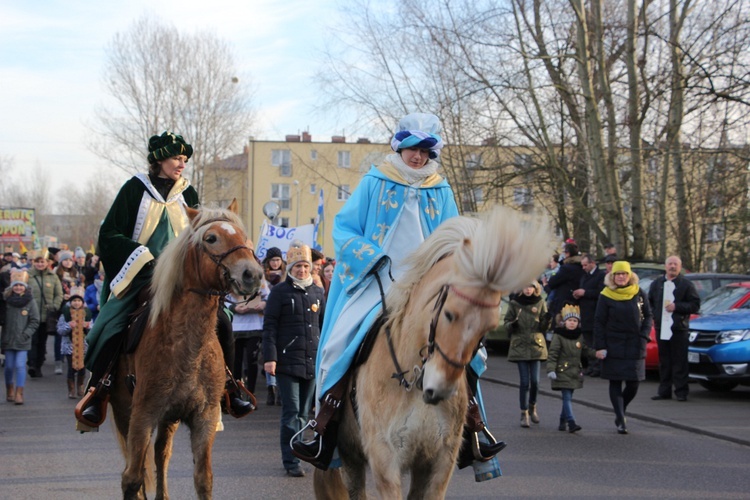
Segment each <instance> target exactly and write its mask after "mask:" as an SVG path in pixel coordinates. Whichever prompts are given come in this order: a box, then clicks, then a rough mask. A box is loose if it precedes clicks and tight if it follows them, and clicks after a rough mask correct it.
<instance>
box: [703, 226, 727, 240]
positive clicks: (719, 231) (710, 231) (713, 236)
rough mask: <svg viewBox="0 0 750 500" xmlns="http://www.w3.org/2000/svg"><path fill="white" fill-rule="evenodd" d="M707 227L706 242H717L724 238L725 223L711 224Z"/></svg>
mask: <svg viewBox="0 0 750 500" xmlns="http://www.w3.org/2000/svg"><path fill="white" fill-rule="evenodd" d="M706 229H707V231H706V242H708V243H717V242H719V241H722V240H723V239H724V224H709V225H708V227H707V228H706Z"/></svg>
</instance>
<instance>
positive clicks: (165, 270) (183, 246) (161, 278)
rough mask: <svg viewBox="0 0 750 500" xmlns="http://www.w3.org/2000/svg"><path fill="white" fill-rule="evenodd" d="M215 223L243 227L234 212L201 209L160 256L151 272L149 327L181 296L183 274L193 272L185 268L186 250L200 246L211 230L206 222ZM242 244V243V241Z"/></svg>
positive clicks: (220, 209)
mask: <svg viewBox="0 0 750 500" xmlns="http://www.w3.org/2000/svg"><path fill="white" fill-rule="evenodd" d="M215 221H226V222H229V223H231V224H235V225H237V226H238V227H239V228H242V227H243V225H242V221H241V219H240V218H239V216H238V215H237V214H235V213H234V212H231V211H229V210H225V209H222V208H207V207H201V209H200V211H199V212H198V215H197V216H196V217H195V218H194V219H193V220H192V221H190V224H188V225H187V227H185V229H183V230H182V232H181V233H180V235H179V236H178V237H177V238H175V239H174V240H172V241H170V242H169V244H168V245H167V246H166V247H165V248H164V251H162V253H161V255H160V256H159V259H158V260H157V262H156V268H155V269H154V277H153V279H152V280H151V294H152V299H151V312H150V313H149V324H150V325H151V326H152V327H153V326H155V325H156V321H157V320H158V318H159V316H161V315H162V314H163V313H164V312H165V311H167V310H168V309H169V308H170V307H171V305H172V303H173V302H174V298H175V297H176V296H177V295H179V294H181V293H184V291H185V290H184V285H183V284H184V276H185V273H186V272H194V271H195V270H194V269H186V268H185V266H186V262H185V260H186V257H187V253H188V250H189V249H190V247H193V246H198V245H200V244H201V242H202V241H203V236H204V235H205V233H206V231H208V228H209V227H210V224H209V222H215ZM243 231H244V230H243ZM242 241H243V242H244V241H245V238H244V237H243V240H242ZM188 265H189V264H188Z"/></svg>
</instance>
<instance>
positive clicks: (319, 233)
mask: <svg viewBox="0 0 750 500" xmlns="http://www.w3.org/2000/svg"><path fill="white" fill-rule="evenodd" d="M323 214H324V208H323V190H322V189H321V190H320V195H319V196H318V214H317V215H316V216H315V235H314V240H315V250H318V251H321V250H323V227H322V226H321V224H322V223H323V219H324V216H323Z"/></svg>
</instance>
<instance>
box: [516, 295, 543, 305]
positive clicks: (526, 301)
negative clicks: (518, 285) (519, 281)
mask: <svg viewBox="0 0 750 500" xmlns="http://www.w3.org/2000/svg"><path fill="white" fill-rule="evenodd" d="M513 300H515V301H516V302H518V303H519V304H521V305H522V306H531V305H534V304H538V303H539V301H540V300H542V298H541V297H539V296H538V295H524V294H522V293H519V294H518V295H516V298H515V299H513Z"/></svg>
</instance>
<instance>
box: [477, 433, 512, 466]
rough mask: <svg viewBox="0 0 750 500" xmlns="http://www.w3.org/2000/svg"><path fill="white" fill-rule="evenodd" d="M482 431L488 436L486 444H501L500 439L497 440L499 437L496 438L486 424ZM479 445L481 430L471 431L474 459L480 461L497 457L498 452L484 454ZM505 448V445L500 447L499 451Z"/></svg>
mask: <svg viewBox="0 0 750 500" xmlns="http://www.w3.org/2000/svg"><path fill="white" fill-rule="evenodd" d="M481 432H482V434H484V437H485V438H487V441H488V443H486V444H487V445H488V446H495V445H497V444H499V443H498V441H497V439H495V436H493V435H492V433H491V432H490V431H489V429H487V427H486V426H485V427H483V428H482V431H481ZM479 445H480V443H479V432H472V433H471V453H472V455H474V459H475V460H477V461H478V462H487V461H488V460H492V459H493V458H494V457H495V455H496V454H497V453H495V454H493V455H492V456H489V457H487V456H484V455H483V454H482V451H481V449H480V447H479ZM503 448H505V446H503V447H502V448H500V450H498V453H499V452H500V451H502V449H503Z"/></svg>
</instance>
